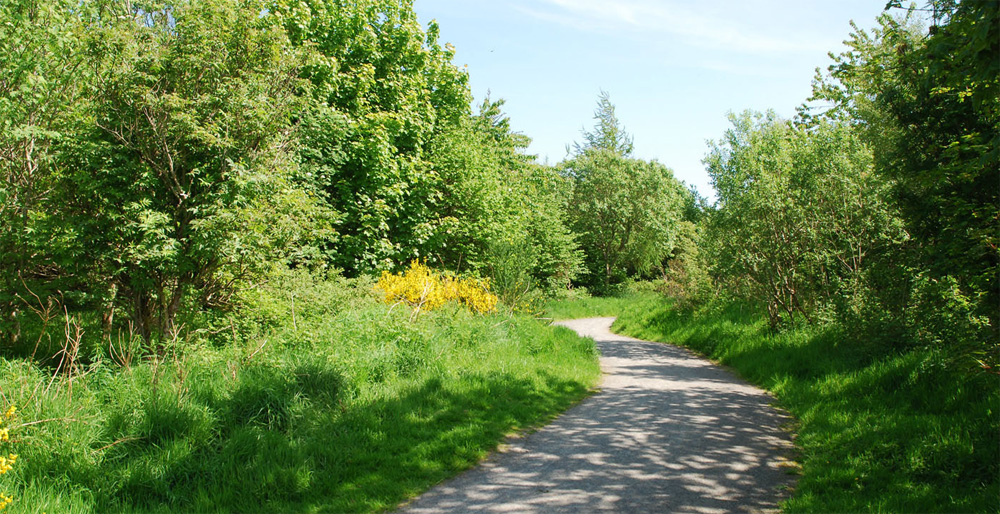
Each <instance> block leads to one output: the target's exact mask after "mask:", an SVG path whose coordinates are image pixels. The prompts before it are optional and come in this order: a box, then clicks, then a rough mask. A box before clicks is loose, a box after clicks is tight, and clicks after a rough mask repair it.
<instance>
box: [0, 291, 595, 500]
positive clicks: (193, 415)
mask: <svg viewBox="0 0 1000 514" xmlns="http://www.w3.org/2000/svg"><path fill="white" fill-rule="evenodd" d="M370 288H371V284H370V283H355V284H350V283H344V282H342V281H328V282H321V283H311V282H310V281H309V280H308V279H306V278H303V277H289V278H288V279H287V280H286V281H285V283H283V284H280V285H276V286H275V287H273V288H271V289H270V290H269V291H266V292H264V293H263V294H260V295H257V296H255V297H254V299H253V301H252V302H251V305H250V306H249V307H248V309H247V310H246V311H245V312H244V313H243V314H242V315H240V316H238V317H236V318H233V319H230V320H229V322H230V323H231V325H230V328H231V329H232V330H228V329H227V330H222V331H218V333H219V335H220V336H225V337H226V338H227V339H226V340H225V341H224V342H223V343H220V342H218V341H215V340H213V339H212V338H210V337H207V336H206V337H204V338H201V339H199V338H197V337H194V338H192V339H190V340H188V341H186V342H184V343H183V344H180V345H178V346H177V347H176V348H175V349H173V351H172V353H171V357H170V358H169V359H167V360H164V361H157V360H153V359H151V358H149V357H147V358H144V359H140V358H138V357H137V358H136V359H134V361H133V362H132V364H130V365H129V366H121V365H118V364H114V363H112V362H111V359H110V358H108V357H107V356H103V357H102V356H101V354H100V353H95V354H94V355H92V356H90V357H89V358H88V359H87V363H86V364H85V366H84V367H83V373H80V374H77V375H75V376H67V375H61V376H59V377H56V379H55V380H54V381H53V380H52V377H51V375H50V373H51V368H46V367H42V366H39V365H37V364H34V363H32V362H30V361H29V360H27V359H24V358H17V357H13V356H7V357H3V358H0V392H2V397H0V404H3V406H6V403H8V402H9V403H12V404H15V405H17V406H18V413H19V414H18V415H19V418H18V419H19V420H20V422H21V423H20V424H21V425H24V424H27V423H31V424H28V425H27V426H20V427H18V428H16V429H15V430H12V431H11V441H10V447H11V448H12V451H14V452H16V453H18V454H19V459H18V461H17V465H16V466H15V467H14V468H13V470H12V471H11V472H10V473H7V474H6V475H3V476H0V491H3V492H7V493H9V494H12V495H13V496H14V497H15V501H14V503H13V504H11V505H10V506H9V507H8V511H9V512H14V513H20V512H39V513H41V512H177V511H185V512H188V511H197V512H289V511H294V512H313V511H325V512H380V511H385V510H389V509H392V508H394V507H395V506H397V505H398V504H399V503H400V502H402V501H404V500H406V499H407V498H410V497H412V496H414V495H416V494H419V493H420V492H422V491H424V490H426V489H427V488H429V487H430V486H431V485H433V484H435V483H437V482H439V481H441V480H443V479H445V478H447V477H450V476H452V475H454V474H456V473H458V472H460V471H462V470H464V469H467V468H469V467H471V466H472V465H474V464H475V463H477V462H478V461H479V460H480V459H482V458H483V457H484V456H485V455H486V454H487V453H488V452H489V451H491V450H492V449H494V448H495V447H496V446H497V445H498V444H499V443H500V442H501V441H502V440H503V438H504V437H505V436H506V435H508V434H511V433H513V432H516V431H519V430H525V429H530V428H531V427H535V426H538V425H540V424H543V423H544V422H546V421H547V420H549V419H551V418H552V417H553V416H554V415H556V414H557V413H559V412H561V411H562V410H564V409H566V408H567V407H568V406H570V405H572V404H573V403H575V402H577V401H579V400H580V399H581V398H583V397H584V396H586V395H587V394H589V392H590V390H591V387H592V386H593V385H594V384H595V383H596V380H597V379H598V376H599V368H598V365H597V360H596V350H595V348H594V345H593V341H591V340H586V339H582V338H579V337H577V336H576V335H575V334H573V333H572V332H570V331H569V330H567V329H563V328H554V327H547V326H544V325H543V324H541V323H538V322H537V321H535V320H534V319H531V318H528V317H521V316H509V315H492V316H480V315H473V314H470V313H469V312H468V311H467V310H465V309H463V308H460V307H457V306H451V307H445V308H443V309H441V310H438V311H434V312H431V313H427V314H424V315H422V316H421V317H420V318H419V319H418V320H416V321H414V322H410V321H409V314H410V313H409V312H408V311H405V309H404V308H403V307H396V308H395V309H392V310H390V309H389V307H388V306H385V305H383V304H381V303H380V302H379V301H378V300H377V299H376V298H375V297H374V296H373V295H371V294H370V293H369V292H370ZM293 305H294V307H292V306H293ZM293 309H294V310H295V316H294V321H293V320H292V315H291V312H292V310H293ZM91 347H93V348H96V345H91ZM81 362H83V359H81ZM50 382H51V386H50V385H49V384H50Z"/></svg>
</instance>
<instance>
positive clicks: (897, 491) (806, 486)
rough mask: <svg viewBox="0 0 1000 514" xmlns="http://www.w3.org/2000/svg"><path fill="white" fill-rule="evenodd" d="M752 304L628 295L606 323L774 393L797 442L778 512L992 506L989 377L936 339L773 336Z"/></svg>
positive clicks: (996, 399)
mask: <svg viewBox="0 0 1000 514" xmlns="http://www.w3.org/2000/svg"><path fill="white" fill-rule="evenodd" d="M755 307H756V306H754V305H752V304H745V303H743V302H730V301H723V302H719V301H715V302H709V303H706V304H704V305H701V306H699V307H697V308H694V309H692V308H686V309H678V308H675V307H674V306H672V305H671V302H669V301H664V299H663V298H655V297H646V298H639V299H635V300H633V301H632V302H631V303H629V304H625V305H621V306H619V309H618V311H617V312H615V314H616V315H617V316H618V320H617V321H616V323H615V325H614V327H613V328H614V330H615V331H616V332H620V333H623V334H627V335H629V336H632V337H639V338H643V339H647V340H655V341H666V342H670V343H674V344H680V345H683V346H686V347H688V348H691V349H693V350H695V351H698V352H700V353H702V354H704V355H705V356H706V357H708V358H710V359H712V360H715V361H718V362H720V363H722V364H724V365H726V366H729V367H731V368H733V369H734V370H735V371H736V372H737V373H739V374H740V375H741V376H743V377H744V378H745V379H747V380H749V381H750V382H752V383H754V384H756V385H758V386H760V387H763V388H764V389H767V390H769V391H771V392H772V393H773V394H774V395H775V397H776V399H777V402H778V405H779V406H780V407H783V408H785V409H787V410H788V411H789V412H790V413H791V414H792V415H793V416H794V417H795V419H796V423H795V431H796V434H797V438H796V441H797V445H798V446H799V448H800V449H801V455H800V456H799V457H798V459H797V460H798V461H799V463H800V464H801V466H802V467H801V473H802V475H801V477H800V478H799V480H798V485H797V486H796V488H795V491H794V493H793V496H792V497H791V498H790V499H789V500H787V501H786V502H785V504H784V505H783V510H784V511H788V512H817V511H823V512H826V511H836V512H869V511H889V512H994V511H996V510H997V509H998V508H1000V503H998V502H1000V497H998V496H997V494H996V490H997V486H998V480H1000V468H998V466H1000V461H997V459H996V448H997V445H998V444H1000V440H998V434H997V431H996V415H997V410H998V409H1000V393H998V391H1000V381H998V379H1000V377H998V376H996V375H991V374H983V373H980V374H976V375H969V374H967V373H964V372H962V371H958V370H953V369H950V368H949V367H947V366H944V365H943V360H947V359H948V358H949V357H948V356H947V354H946V352H942V351H940V349H936V348H920V347H917V348H912V347H911V348H909V349H907V350H906V351H902V352H900V351H895V350H893V349H890V348H888V347H885V346H878V347H872V346H869V345H866V344H863V342H861V341H855V340H853V336H851V335H850V334H849V333H845V332H844V331H843V330H842V329H840V328H839V327H837V326H835V325H829V326H826V327H816V326H803V327H795V328H793V329H789V330H785V331H782V332H779V333H775V332H773V331H771V330H770V329H769V328H768V326H767V325H768V324H767V320H766V319H765V318H764V317H763V316H761V315H760V314H759V311H758V310H757V309H756V308H755ZM859 343H862V344H859Z"/></svg>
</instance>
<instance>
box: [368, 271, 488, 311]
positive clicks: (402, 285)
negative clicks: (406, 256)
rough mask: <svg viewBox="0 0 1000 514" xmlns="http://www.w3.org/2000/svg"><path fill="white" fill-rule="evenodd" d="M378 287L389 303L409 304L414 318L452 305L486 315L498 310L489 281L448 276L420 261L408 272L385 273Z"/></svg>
mask: <svg viewBox="0 0 1000 514" xmlns="http://www.w3.org/2000/svg"><path fill="white" fill-rule="evenodd" d="M376 287H377V288H378V289H381V290H382V291H383V292H385V302H386V303H405V304H407V305H409V306H410V307H412V308H413V312H414V314H416V313H418V312H420V311H422V310H433V309H436V308H438V307H441V306H442V305H444V304H446V303H448V302H450V301H456V302H459V303H461V304H463V305H465V306H467V307H468V308H470V309H472V311H474V312H477V313H479V314H483V313H487V312H492V311H494V310H496V307H497V301H498V299H497V296H496V295H495V294H493V293H491V292H490V284H489V280H480V279H476V278H456V277H450V276H445V275H442V274H440V273H438V272H435V271H434V270H432V269H431V268H429V267H428V266H427V265H426V264H423V263H421V262H420V261H418V260H414V261H413V262H411V263H410V267H409V268H408V269H407V270H406V271H405V272H400V273H396V274H393V273H389V272H388V271H383V272H382V276H381V278H379V280H378V285H377V286H376Z"/></svg>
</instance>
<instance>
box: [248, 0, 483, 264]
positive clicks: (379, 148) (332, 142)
mask: <svg viewBox="0 0 1000 514" xmlns="http://www.w3.org/2000/svg"><path fill="white" fill-rule="evenodd" d="M268 11H269V12H271V13H274V16H275V17H276V18H278V19H279V20H281V23H282V24H283V26H284V28H285V31H286V32H287V33H288V35H289V37H290V39H291V41H292V43H293V44H294V45H295V46H296V47H299V48H302V49H306V50H309V51H311V52H312V58H311V59H310V60H309V62H308V63H307V65H306V66H304V67H303V68H302V70H301V76H302V77H303V78H305V79H307V80H308V81H309V84H310V86H309V91H308V94H307V95H306V98H307V100H308V102H309V105H308V106H307V107H306V108H305V109H303V111H302V112H301V129H302V131H301V138H302V144H301V146H300V151H299V159H300V162H301V171H300V172H299V173H298V180H299V182H300V183H301V184H302V185H303V186H305V187H307V188H310V189H312V190H314V191H317V192H318V193H319V194H320V195H321V196H322V198H323V199H324V200H325V202H326V203H327V205H328V206H329V207H330V208H331V209H332V210H333V211H335V212H337V213H339V216H338V219H337V224H336V229H337V232H338V236H337V237H336V238H335V239H331V240H330V241H329V242H328V248H327V252H326V253H327V257H328V259H329V260H330V261H331V264H332V265H333V266H335V267H338V268H340V269H343V270H345V272H346V273H347V274H348V275H351V276H355V275H357V274H360V273H368V272H377V271H380V270H387V269H391V268H392V266H393V263H395V262H406V261H408V260H410V259H413V258H420V257H427V256H429V255H430V254H431V253H432V251H434V250H436V249H438V248H439V242H440V241H439V240H440V236H441V232H442V230H444V227H443V226H442V223H441V220H440V219H439V218H438V215H437V203H438V202H439V200H440V196H441V192H440V188H439V185H438V181H439V177H438V174H437V172H436V170H435V163H434V161H432V160H430V159H429V156H430V154H431V145H432V143H433V141H434V139H435V138H436V137H437V136H438V135H439V134H440V133H442V132H443V131H445V130H446V129H448V128H449V127H452V126H454V125H456V124H458V123H459V122H460V120H461V119H462V118H463V117H466V116H467V115H468V114H469V112H470V107H469V102H470V100H471V94H470V93H469V91H468V84H467V82H468V78H467V76H466V73H465V71H464V70H461V69H459V68H457V67H456V66H455V65H454V64H452V62H451V61H452V58H453V56H454V48H453V47H451V46H450V45H444V46H442V45H441V44H440V43H439V41H438V32H439V29H438V27H437V25H436V24H434V23H431V25H430V26H429V27H428V29H427V31H426V32H425V31H424V30H423V29H422V28H421V26H420V24H419V23H418V21H417V16H416V14H415V13H414V12H413V7H412V2H410V1H407V0H404V1H400V0H366V1H362V2H347V1H341V0H310V1H307V2H299V1H285V0H273V1H269V2H268Z"/></svg>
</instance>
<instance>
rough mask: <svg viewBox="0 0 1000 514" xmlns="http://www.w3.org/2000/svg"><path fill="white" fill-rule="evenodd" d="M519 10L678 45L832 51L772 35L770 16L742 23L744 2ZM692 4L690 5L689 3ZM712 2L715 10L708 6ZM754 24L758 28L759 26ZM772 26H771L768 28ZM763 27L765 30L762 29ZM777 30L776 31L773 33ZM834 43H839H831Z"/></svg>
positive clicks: (542, 1)
mask: <svg viewBox="0 0 1000 514" xmlns="http://www.w3.org/2000/svg"><path fill="white" fill-rule="evenodd" d="M532 3H533V6H531V7H529V6H525V5H521V6H520V7H519V8H520V10H521V11H522V12H523V13H525V14H527V15H530V16H532V17H535V18H537V19H540V20H543V21H547V22H552V23H559V24H562V25H565V26H569V27H572V28H575V29H577V30H581V31H588V32H602V33H610V34H621V33H632V34H633V35H637V34H636V33H642V34H643V35H644V36H645V37H648V36H650V35H653V36H657V37H663V36H666V37H671V36H672V37H675V38H678V39H679V40H680V42H682V43H684V44H687V45H691V46H695V47H699V48H706V49H725V50H730V51H732V50H736V51H741V52H745V53H754V54H761V53H771V54H773V53H799V52H814V51H817V50H825V49H829V48H831V41H827V40H825V39H822V38H819V37H816V35H815V34H802V35H799V36H798V37H793V36H792V35H791V34H787V33H786V34H779V35H774V34H770V33H768V31H769V29H767V28H766V27H764V26H761V25H762V24H761V20H762V19H764V20H766V19H767V17H766V16H755V17H754V18H753V19H750V20H747V19H738V18H739V17H740V16H741V13H744V14H745V11H746V9H742V11H741V10H740V9H733V8H730V7H735V6H740V7H745V5H746V2H739V3H734V4H733V5H732V6H727V5H725V4H726V3H725V2H722V3H720V2H713V3H709V2H704V1H702V2H698V5H699V8H698V9H697V10H694V9H691V8H690V7H687V6H686V5H683V4H685V3H682V2H679V1H669V0H613V1H609V0H534V1H533V2H532ZM686 4H689V3H686ZM706 4H710V5H711V8H709V7H705V5H706ZM755 23H756V26H755ZM770 26H771V27H773V24H772V25H770ZM762 29H763V30H762ZM770 31H772V32H773V31H774V29H773V28H772V29H770ZM833 43H836V41H835V42H833Z"/></svg>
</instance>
